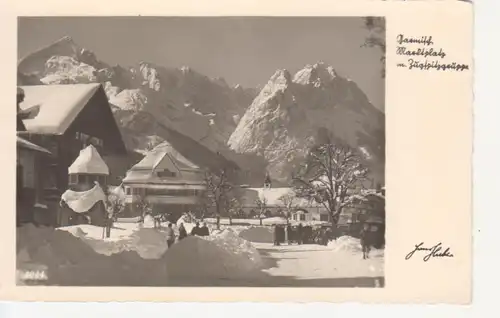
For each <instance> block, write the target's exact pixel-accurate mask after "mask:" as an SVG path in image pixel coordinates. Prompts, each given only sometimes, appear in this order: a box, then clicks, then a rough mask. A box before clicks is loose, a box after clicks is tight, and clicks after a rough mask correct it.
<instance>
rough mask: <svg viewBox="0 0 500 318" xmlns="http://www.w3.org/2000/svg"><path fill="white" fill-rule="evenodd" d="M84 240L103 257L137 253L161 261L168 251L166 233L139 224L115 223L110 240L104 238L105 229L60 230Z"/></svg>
mask: <svg viewBox="0 0 500 318" xmlns="http://www.w3.org/2000/svg"><path fill="white" fill-rule="evenodd" d="M58 230H60V231H67V232H69V233H71V234H73V235H74V236H75V237H77V238H79V239H80V240H82V242H84V243H86V244H88V245H89V246H90V247H92V248H93V249H94V251H95V252H97V253H99V254H103V255H107V256H109V255H112V254H117V253H121V252H125V251H135V252H137V253H138V254H139V256H141V257H142V258H144V259H160V258H161V257H162V255H163V254H164V253H165V252H166V251H167V248H168V246H167V241H166V236H165V234H164V232H162V231H158V230H156V229H153V228H149V227H141V226H139V225H138V224H127V223H123V224H120V223H115V224H114V228H112V229H111V237H110V238H105V239H103V238H102V232H103V228H102V227H98V226H93V225H86V224H84V225H76V226H67V227H62V228H59V229H58Z"/></svg>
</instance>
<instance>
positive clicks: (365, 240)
mask: <svg viewBox="0 0 500 318" xmlns="http://www.w3.org/2000/svg"><path fill="white" fill-rule="evenodd" d="M369 236H370V231H369V226H368V224H366V223H365V224H363V229H362V230H361V234H360V241H361V249H362V250H363V259H367V258H368V254H369V253H370V239H369Z"/></svg>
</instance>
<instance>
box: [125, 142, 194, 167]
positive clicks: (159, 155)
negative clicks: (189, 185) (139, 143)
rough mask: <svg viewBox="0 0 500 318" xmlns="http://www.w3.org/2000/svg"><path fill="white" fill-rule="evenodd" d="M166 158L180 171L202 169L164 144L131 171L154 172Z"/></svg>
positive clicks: (147, 155) (167, 144)
mask: <svg viewBox="0 0 500 318" xmlns="http://www.w3.org/2000/svg"><path fill="white" fill-rule="evenodd" d="M165 157H168V158H169V159H170V160H171V161H172V162H173V164H174V165H175V166H176V167H177V168H178V169H179V170H198V169H200V168H199V167H198V166H197V165H195V164H194V163H192V162H191V161H189V160H188V159H186V157H184V156H183V155H181V154H180V153H179V152H178V151H177V150H175V149H174V147H172V145H170V144H169V143H167V142H163V143H161V144H159V145H158V146H156V147H155V148H154V149H153V150H151V151H149V152H148V153H147V154H146V156H145V157H144V159H142V160H141V161H139V162H138V163H137V164H136V165H134V166H133V167H132V168H131V169H130V170H150V171H153V170H154V169H156V167H157V166H158V165H159V164H160V163H161V162H162V160H163V159H164V158H165Z"/></svg>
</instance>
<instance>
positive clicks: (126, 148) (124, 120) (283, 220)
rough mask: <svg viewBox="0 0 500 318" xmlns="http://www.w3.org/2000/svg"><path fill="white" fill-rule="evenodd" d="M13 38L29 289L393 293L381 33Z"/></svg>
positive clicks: (270, 27)
mask: <svg viewBox="0 0 500 318" xmlns="http://www.w3.org/2000/svg"><path fill="white" fill-rule="evenodd" d="M17 24H18V25H17V26H18V30H17V32H18V33H17V59H18V60H17V90H16V96H17V165H16V169H17V180H16V185H17V187H16V198H17V200H16V224H15V226H16V243H15V244H16V273H12V275H14V274H15V275H16V285H17V286H40V285H42V286H76V287H79V286H88V287H90V286H104V287H112V286H124V287H141V286H144V287H153V286H155V287H156V286H158V287H288V288H295V287H297V288H298V287H325V288H336V287H338V288H340V287H342V288H355V287H363V288H384V286H385V279H384V277H385V270H384V249H385V245H386V241H385V237H386V236H385V233H386V226H385V225H386V216H385V208H386V204H385V196H386V194H385V173H386V160H385V157H386V129H385V126H386V125H385V79H386V59H385V57H386V32H385V30H386V20H385V18H384V17H379V16H329V17H285V16H283V17H258V16H254V17H243V16H227V17H201V16H199V17H193V16H190V17H188V16H185V17H183V16H176V17H168V16H158V17H146V16H135V17H133V16H130V17H119V16H116V17H113V16H99V17H97V16H95V17H93V16H86V17H69V16H68V17H62V16H59V17H55V16H54V17H36V16H31V17H27V16H26V17H18V20H17ZM13 91H14V87H12V92H13ZM391 202H392V201H391ZM12 226H14V224H12ZM410 247H411V246H410Z"/></svg>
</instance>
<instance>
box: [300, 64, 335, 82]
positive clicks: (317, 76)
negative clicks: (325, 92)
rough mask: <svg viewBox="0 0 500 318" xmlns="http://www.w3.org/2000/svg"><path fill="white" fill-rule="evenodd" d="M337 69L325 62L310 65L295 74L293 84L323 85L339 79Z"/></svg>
mask: <svg viewBox="0 0 500 318" xmlns="http://www.w3.org/2000/svg"><path fill="white" fill-rule="evenodd" d="M337 77H338V74H337V72H336V71H335V69H334V68H333V67H332V66H330V65H327V64H325V63H323V62H319V63H316V64H313V65H311V64H308V65H306V66H305V67H304V68H303V69H301V70H300V71H298V72H297V73H295V76H294V77H293V82H294V83H296V84H300V85H311V84H312V85H316V86H318V85H321V83H328V82H330V81H332V80H333V79H335V78H337Z"/></svg>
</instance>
